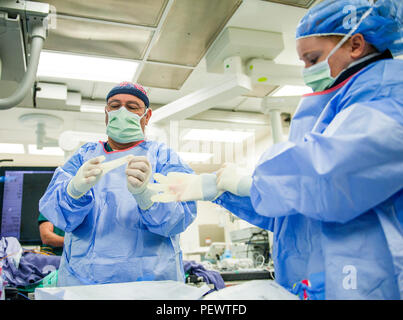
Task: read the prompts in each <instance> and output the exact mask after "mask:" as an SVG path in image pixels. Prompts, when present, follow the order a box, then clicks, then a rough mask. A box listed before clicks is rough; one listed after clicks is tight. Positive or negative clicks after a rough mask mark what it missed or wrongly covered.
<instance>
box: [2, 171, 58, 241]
mask: <svg viewBox="0 0 403 320" xmlns="http://www.w3.org/2000/svg"><path fill="white" fill-rule="evenodd" d="M55 169H56V167H0V222H1V223H0V235H1V237H15V238H17V239H18V240H19V242H20V243H21V244H25V245H27V244H28V245H40V244H41V243H42V242H41V237H40V235H39V225H38V216H39V200H40V199H41V197H42V196H43V195H44V193H45V191H46V189H47V187H48V185H49V183H50V181H51V179H52V176H53V173H54V171H55Z"/></svg>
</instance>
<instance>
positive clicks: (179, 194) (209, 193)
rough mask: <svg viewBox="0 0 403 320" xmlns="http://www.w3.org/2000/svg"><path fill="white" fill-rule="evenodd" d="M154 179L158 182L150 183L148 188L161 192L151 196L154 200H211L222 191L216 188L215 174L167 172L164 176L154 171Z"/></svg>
mask: <svg viewBox="0 0 403 320" xmlns="http://www.w3.org/2000/svg"><path fill="white" fill-rule="evenodd" d="M154 179H155V180H156V181H157V182H159V183H151V184H149V185H148V188H149V189H150V190H154V191H159V192H162V193H159V194H156V195H154V196H153V197H152V198H151V199H152V200H153V201H154V202H173V201H196V200H206V201H207V200H208V201H211V200H214V199H216V198H217V197H218V196H220V195H221V193H222V192H221V193H220V192H219V191H218V190H217V186H216V175H215V174H207V173H205V174H201V175H197V174H190V173H184V172H169V173H168V174H167V175H166V176H164V175H162V174H160V173H156V174H154Z"/></svg>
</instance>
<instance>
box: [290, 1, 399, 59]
mask: <svg viewBox="0 0 403 320" xmlns="http://www.w3.org/2000/svg"><path fill="white" fill-rule="evenodd" d="M371 6H372V7H373V10H372V12H371V13H370V15H369V16H368V17H366V18H365V19H364V20H363V21H362V23H361V24H360V26H359V27H358V29H357V30H355V32H354V33H353V34H356V33H361V34H362V35H363V36H364V39H365V41H367V42H368V43H370V44H372V45H373V46H374V47H375V48H376V49H378V50H379V51H380V52H384V51H385V50H387V49H389V50H390V51H391V53H392V54H393V55H395V56H397V55H401V54H403V40H402V39H403V0H378V1H377V2H376V3H375V4H372V5H371V3H370V2H369V1H368V0H324V1H323V2H321V3H319V4H318V5H316V6H314V7H313V8H312V9H310V10H309V11H308V13H307V14H306V15H305V16H304V17H303V18H302V19H301V21H300V23H299V25H298V27H297V32H296V38H297V39H300V38H306V37H311V36H326V35H340V36H344V35H346V34H348V33H349V31H351V29H352V28H353V27H354V25H355V24H356V23H358V22H359V21H360V19H361V17H362V16H363V15H364V13H365V12H366V11H367V10H368V9H370V8H371Z"/></svg>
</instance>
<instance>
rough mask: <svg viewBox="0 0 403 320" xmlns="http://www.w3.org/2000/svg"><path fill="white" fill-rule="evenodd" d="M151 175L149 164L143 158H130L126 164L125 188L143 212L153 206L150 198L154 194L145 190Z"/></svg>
mask: <svg viewBox="0 0 403 320" xmlns="http://www.w3.org/2000/svg"><path fill="white" fill-rule="evenodd" d="M151 174H152V168H151V164H150V162H149V161H148V160H147V158H146V157H144V156H137V157H132V158H131V159H130V161H129V163H128V164H127V169H126V175H127V188H128V189H129V191H130V192H131V193H132V194H133V197H134V198H135V199H136V201H137V204H138V205H139V207H140V208H141V209H143V210H147V209H148V208H150V207H151V206H152V205H153V201H152V200H151V197H152V196H153V195H154V194H155V192H153V191H151V190H150V189H147V185H148V182H149V180H150V176H151Z"/></svg>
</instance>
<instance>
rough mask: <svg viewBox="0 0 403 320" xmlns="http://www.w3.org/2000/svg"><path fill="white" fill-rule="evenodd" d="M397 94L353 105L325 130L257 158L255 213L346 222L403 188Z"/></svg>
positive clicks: (402, 142)
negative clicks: (299, 214)
mask: <svg viewBox="0 0 403 320" xmlns="http://www.w3.org/2000/svg"><path fill="white" fill-rule="evenodd" d="M402 105H403V101H402V98H401V96H400V97H395V98H393V99H389V98H387V97H385V98H382V97H379V99H375V100H373V101H367V102H362V103H359V102H357V103H354V104H352V105H350V106H349V107H347V108H345V109H343V110H341V111H340V112H338V114H337V115H336V116H335V117H334V118H332V120H331V122H330V123H329V125H328V126H327V127H326V128H324V130H323V132H320V131H316V132H315V130H313V131H312V132H310V133H308V134H306V135H305V136H304V139H303V141H301V142H297V143H293V142H290V141H288V142H284V143H281V144H278V145H276V146H275V147H274V148H270V149H269V150H268V151H267V152H266V153H264V154H263V156H262V157H261V159H260V161H259V164H258V166H257V167H256V169H255V171H254V174H253V183H252V187H251V200H252V204H253V207H254V208H255V210H256V211H257V213H259V214H261V215H265V216H269V217H279V216H286V215H292V214H296V213H301V214H303V215H305V216H308V217H311V218H314V219H318V220H321V221H327V222H339V223H345V222H347V221H349V220H352V219H354V218H355V217H357V216H359V215H360V214H362V213H364V212H366V211H367V210H369V209H371V208H373V207H375V206H376V205H378V204H380V203H382V202H383V201H385V200H386V199H388V198H389V197H391V196H393V195H394V194H395V193H397V192H399V190H401V189H402V187H403V112H402Z"/></svg>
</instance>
